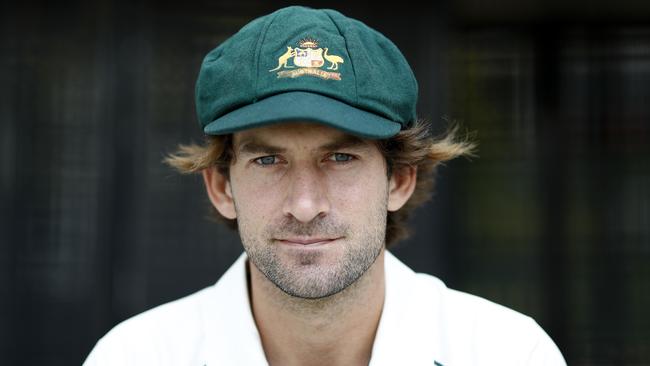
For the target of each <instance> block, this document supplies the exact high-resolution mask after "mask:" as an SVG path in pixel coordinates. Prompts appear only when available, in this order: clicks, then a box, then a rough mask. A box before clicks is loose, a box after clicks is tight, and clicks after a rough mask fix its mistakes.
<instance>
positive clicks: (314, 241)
mask: <svg viewBox="0 0 650 366" xmlns="http://www.w3.org/2000/svg"><path fill="white" fill-rule="evenodd" d="M338 239H341V238H301V237H290V238H282V239H275V240H276V241H277V242H279V243H280V244H285V245H292V246H298V247H313V246H320V245H327V244H330V243H332V242H334V241H336V240H338Z"/></svg>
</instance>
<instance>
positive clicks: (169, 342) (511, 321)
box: [84, 251, 566, 366]
mask: <svg viewBox="0 0 650 366" xmlns="http://www.w3.org/2000/svg"><path fill="white" fill-rule="evenodd" d="M246 260H247V257H246V254H245V253H244V254H242V255H241V256H240V257H239V259H237V261H236V262H235V263H234V264H233V265H232V266H231V267H230V269H228V271H227V272H226V273H225V274H224V275H223V276H222V277H221V279H220V280H219V281H218V282H217V283H216V284H215V285H213V286H210V287H208V288H205V289H203V290H201V291H198V292H196V293H194V294H192V295H189V296H187V297H184V298H181V299H179V300H176V301H172V302H170V303H167V304H164V305H161V306H158V307H156V308H153V309H151V310H148V311H146V312H144V313H142V314H139V315H137V316H134V317H132V318H130V319H128V320H126V321H124V322H122V323H120V324H118V325H117V326H116V327H115V328H113V329H112V330H111V331H110V332H108V333H107V334H106V335H105V336H104V337H103V338H102V339H100V340H99V342H97V345H96V346H95V348H94V349H93V350H92V352H91V353H90V355H89V356H88V358H87V359H86V361H85V363H84V366H104V365H133V366H144V365H191V366H195V365H196V366H217V365H219V366H221V365H268V363H267V361H266V358H265V356H264V351H263V349H262V343H261V340H260V336H259V333H258V331H257V327H256V326H255V321H254V320H253V315H252V313H251V306H250V303H249V297H248V286H247V279H246ZM385 273H386V297H385V300H384V308H383V311H382V315H381V320H380V322H379V327H378V329H377V335H376V337H375V342H374V345H373V349H372V357H371V360H370V366H384V365H390V366H395V365H423V366H424V365H428V366H439V365H443V366H459V365H502V366H503V365H566V362H565V361H564V359H563V357H562V354H561V353H560V351H559V350H558V348H557V347H556V345H555V344H554V343H553V341H552V340H551V339H550V338H549V336H548V335H547V334H546V333H545V332H544V330H542V328H541V327H540V326H539V325H537V323H535V321H534V320H533V319H531V318H529V317H527V316H524V315H522V314H520V313H518V312H515V311H513V310H510V309H508V308H505V307H503V306H501V305H497V304H495V303H493V302H490V301H488V300H485V299H482V298H480V297H477V296H473V295H469V294H466V293H462V292H459V291H455V290H452V289H448V288H447V287H446V286H445V284H444V283H442V281H440V280H439V279H437V278H436V277H433V276H430V275H427V274H422V273H415V272H413V270H411V269H410V268H408V267H407V266H406V265H405V264H403V263H402V262H400V261H399V260H398V259H397V258H395V257H394V256H393V255H392V254H391V253H389V252H388V251H387V252H386V255H385Z"/></svg>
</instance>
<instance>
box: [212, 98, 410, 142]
mask: <svg viewBox="0 0 650 366" xmlns="http://www.w3.org/2000/svg"><path fill="white" fill-rule="evenodd" d="M297 121H311V122H316V123H321V124H324V125H327V126H331V127H334V128H337V129H339V130H342V131H344V132H347V133H350V134H352V135H357V136H360V137H365V138H370V139H382V138H388V137H391V136H394V135H396V134H397V133H398V132H399V131H400V129H401V125H400V124H399V123H397V122H394V121H391V120H389V119H386V118H384V117H381V116H378V115H376V114H374V113H370V112H366V111H364V110H362V109H358V108H355V107H352V106H350V105H349V104H346V103H343V102H341V101H339V100H337V99H333V98H330V97H326V96H324V95H321V94H316V93H310V92H303V91H293V92H287V93H282V94H276V95H273V96H270V97H268V98H265V99H262V100H260V101H258V102H256V103H252V104H249V105H246V106H244V107H241V108H239V109H236V110H234V111H232V112H230V113H227V114H225V115H223V116H221V117H219V118H217V119H216V120H214V121H212V122H210V123H209V124H208V125H206V126H205V128H204V129H203V131H204V132H205V133H206V134H208V135H223V134H228V133H233V132H237V131H241V130H246V129H250V128H255V127H261V126H267V125H270V124H274V123H282V122H297Z"/></svg>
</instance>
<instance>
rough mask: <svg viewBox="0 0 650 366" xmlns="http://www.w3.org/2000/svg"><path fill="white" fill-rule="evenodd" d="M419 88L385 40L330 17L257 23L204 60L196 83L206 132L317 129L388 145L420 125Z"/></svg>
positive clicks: (272, 17)
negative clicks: (304, 124) (308, 124)
mask: <svg viewBox="0 0 650 366" xmlns="http://www.w3.org/2000/svg"><path fill="white" fill-rule="evenodd" d="M417 90H418V87H417V82H416V80H415V76H414V75H413V71H412V70H411V68H410V67H409V65H408V62H407V61H406V59H405V58H404V56H403V55H402V53H401V52H400V51H399V50H398V49H397V47H396V46H395V45H394V44H393V43H392V42H391V41H390V40H389V39H388V38H386V37H385V36H383V35H382V34H381V33H379V32H377V31H376V30H374V29H372V28H370V27H368V26H366V25H365V24H363V23H361V22H360V21H358V20H355V19H351V18H348V17H346V16H344V15H343V14H341V13H339V12H337V11H334V10H329V9H323V10H316V9H310V8H306V7H301V6H291V7H287V8H283V9H280V10H278V11H276V12H274V13H271V14H269V15H265V16H263V17H260V18H257V19H255V20H253V21H252V22H250V23H248V24H247V25H245V26H244V27H243V28H242V29H241V30H240V31H239V32H237V33H236V34H235V35H233V36H232V37H230V38H229V39H227V40H226V41H225V42H224V43H222V44H221V45H220V46H218V47H217V48H215V49H214V50H212V51H211V52H210V53H208V54H207V55H206V57H205V58H204V60H203V63H202V64H201V71H200V72H199V77H198V80H197V83H196V110H197V114H198V117H199V121H200V123H201V126H202V127H203V131H204V132H205V133H206V134H209V135H221V134H227V133H232V132H236V131H241V130H244V129H249V128H254V127H259V126H264V125H268V124H272V123H279V122H290V121H312V122H317V123H322V124H325V125H328V126H331V127H335V128H338V129H340V130H343V131H345V132H348V133H351V134H354V135H358V136H362V137H366V138H388V137H391V136H393V135H395V134H397V133H398V132H399V131H400V130H401V129H405V128H408V127H409V126H411V124H412V123H413V122H414V121H415V118H416V112H415V106H416V102H417V93H418V91H417Z"/></svg>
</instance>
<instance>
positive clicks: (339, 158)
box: [330, 153, 353, 163]
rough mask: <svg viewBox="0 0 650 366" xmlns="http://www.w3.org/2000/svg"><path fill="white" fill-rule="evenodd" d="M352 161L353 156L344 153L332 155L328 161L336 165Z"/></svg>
mask: <svg viewBox="0 0 650 366" xmlns="http://www.w3.org/2000/svg"><path fill="white" fill-rule="evenodd" d="M352 159H353V156H352V155H350V154H344V153H334V154H332V155H330V160H334V161H336V162H338V163H345V162H346V161H350V160H352Z"/></svg>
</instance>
